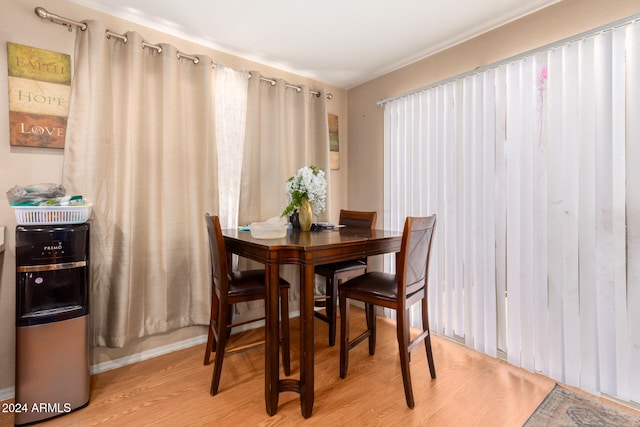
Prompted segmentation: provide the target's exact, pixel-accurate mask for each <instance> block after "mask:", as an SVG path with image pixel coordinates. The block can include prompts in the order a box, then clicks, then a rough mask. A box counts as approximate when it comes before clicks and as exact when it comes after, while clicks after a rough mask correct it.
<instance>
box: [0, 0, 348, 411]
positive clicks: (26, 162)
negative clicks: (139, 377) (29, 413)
mask: <svg viewBox="0 0 640 427" xmlns="http://www.w3.org/2000/svg"><path fill="white" fill-rule="evenodd" d="M37 6H42V7H44V8H45V9H48V10H49V12H51V13H55V14H57V15H61V16H64V17H66V18H70V19H74V20H79V21H82V20H100V21H102V22H105V23H106V24H107V26H108V27H109V29H111V30H112V31H115V32H120V33H123V32H126V31H129V30H134V31H138V32H139V33H141V34H142V35H143V36H144V38H145V39H146V40H148V41H149V42H151V43H161V42H166V43H171V44H173V45H174V46H176V47H177V48H178V50H180V51H182V52H188V53H193V54H206V55H208V56H210V57H211V58H213V59H214V60H219V61H221V62H223V63H224V64H225V65H228V66H231V67H235V68H244V69H247V70H258V71H260V72H261V73H262V75H265V76H268V77H277V78H283V79H285V80H286V81H288V82H290V83H292V84H305V85H308V86H309V87H310V88H312V89H325V90H327V91H329V92H331V93H333V95H334V97H333V100H330V101H328V110H329V113H332V114H336V115H338V116H339V117H340V132H341V139H342V141H341V142H342V143H343V144H342V148H343V149H342V152H341V165H342V167H341V169H340V170H337V171H332V172H331V174H330V179H331V182H332V185H331V188H330V191H329V198H330V200H329V203H330V205H331V212H330V217H331V218H335V219H336V220H337V211H338V210H339V207H340V206H343V205H344V204H345V201H346V196H347V195H346V182H344V180H345V179H346V164H347V157H346V156H347V150H346V136H347V125H346V123H347V95H346V91H345V90H341V89H337V88H335V87H331V86H328V85H323V84H321V83H319V82H316V81H313V80H310V79H307V78H304V77H301V76H297V75H292V74H290V73H286V72H283V71H280V70H276V69H273V68H270V67H267V66H264V65H261V64H256V63H252V62H249V61H247V60H244V59H242V58H239V57H236V56H232V55H228V54H224V53H221V52H217V51H214V50H212V49H209V48H207V47H204V46H201V45H198V44H195V43H192V42H189V41H186V40H182V39H178V38H176V37H172V36H169V35H167V34H164V33H161V32H158V31H154V30H152V29H150V28H145V27H141V26H139V25H134V24H132V23H129V22H126V21H123V20H120V19H117V18H115V17H112V16H109V15H104V14H102V13H99V12H96V11H93V10H90V9H87V8H84V7H80V6H77V5H76V4H74V3H71V2H68V1H66V0H56V1H51V0H3V2H2V13H1V14H0V225H4V226H6V227H7V231H6V240H7V241H6V250H5V252H4V253H3V254H0V400H2V398H3V396H6V395H7V394H10V393H12V391H11V388H12V387H13V385H14V352H15V346H14V340H15V326H14V319H15V251H14V245H15V237H14V235H15V226H16V222H15V216H14V213H13V211H12V209H11V208H10V207H9V204H8V202H7V199H6V194H5V193H6V191H7V190H9V188H11V187H13V186H14V185H28V184H37V183H43V182H54V183H59V182H60V181H61V178H62V165H63V161H64V156H63V151H62V150H56V149H36V148H19V147H10V145H9V125H8V116H9V114H8V100H7V92H8V91H7V62H6V61H7V59H6V58H7V55H6V42H7V41H10V42H13V43H19V44H24V45H28V46H33V47H38V48H42V49H47V50H52V51H56V52H62V53H67V54H70V55H72V61H73V49H74V39H75V30H74V32H69V31H67V29H66V28H65V27H63V26H61V25H57V24H53V23H50V22H47V21H43V20H42V19H40V18H38V17H37V16H36V15H35V14H34V12H33V11H34V9H35V7H37ZM283 188H284V183H283ZM204 330H205V329H204V328H200V327H194V328H186V329H183V330H179V331H176V332H174V333H171V334H167V335H164V336H156V337H152V338H147V339H143V340H140V341H139V342H134V343H131V344H130V345H127V346H126V347H125V348H123V349H105V348H99V349H95V350H94V351H93V360H94V363H100V362H105V361H109V360H113V359H115V358H119V357H123V356H127V355H130V354H135V353H139V352H142V351H146V350H149V349H153V348H155V347H159V346H162V345H167V344H171V343H173V342H176V341H180V340H183V339H187V338H191V337H194V336H197V335H200V334H202V333H203V332H204ZM42 357H46V349H43V354H42Z"/></svg>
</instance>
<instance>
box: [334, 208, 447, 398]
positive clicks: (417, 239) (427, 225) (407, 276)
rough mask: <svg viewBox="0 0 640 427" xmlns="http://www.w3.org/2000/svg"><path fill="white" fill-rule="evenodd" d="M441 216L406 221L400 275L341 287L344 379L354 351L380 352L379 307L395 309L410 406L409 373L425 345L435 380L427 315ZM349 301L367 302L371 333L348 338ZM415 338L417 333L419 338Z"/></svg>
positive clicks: (369, 276)
mask: <svg viewBox="0 0 640 427" xmlns="http://www.w3.org/2000/svg"><path fill="white" fill-rule="evenodd" d="M435 224H436V216H435V215H432V216H428V217H407V219H406V220H405V223H404V230H403V234H402V244H401V248H400V252H398V253H396V273H395V274H392V273H383V272H377V271H372V272H367V273H365V274H363V275H361V276H358V277H355V278H353V279H351V280H349V281H347V282H345V283H343V284H342V286H341V287H340V378H346V376H347V369H348V367H349V351H350V350H352V349H353V348H355V347H356V346H357V345H358V344H360V343H362V342H363V341H364V340H365V339H367V338H368V339H369V354H370V355H372V356H373V355H374V354H375V346H376V306H382V307H386V308H390V309H394V310H396V318H397V320H396V322H397V324H396V333H397V341H398V349H399V352H400V368H401V371H402V381H403V383H404V393H405V397H406V400H407V406H408V407H409V408H413V407H414V405H415V403H414V399H413V389H412V387H411V372H410V369H409V362H410V353H411V350H412V349H413V348H414V347H415V346H417V345H418V344H419V343H420V342H421V341H424V346H425V350H426V352H427V361H428V364H429V372H430V373H431V378H435V377H436V369H435V365H434V363H433V354H432V351H431V335H430V333H429V312H428V304H427V302H428V298H427V291H428V278H429V258H430V254H431V242H432V240H433V239H432V238H433V231H434V228H435ZM349 300H356V301H361V302H364V303H365V315H366V325H367V329H366V331H364V332H362V333H361V334H360V335H358V336H357V337H356V338H354V339H352V340H350V339H349V302H348V301H349ZM417 302H420V303H421V306H422V311H421V312H422V331H421V332H420V334H418V335H417V336H415V337H414V338H413V339H411V333H410V324H409V309H410V308H411V306H412V305H414V304H415V303H417ZM414 335H415V334H414Z"/></svg>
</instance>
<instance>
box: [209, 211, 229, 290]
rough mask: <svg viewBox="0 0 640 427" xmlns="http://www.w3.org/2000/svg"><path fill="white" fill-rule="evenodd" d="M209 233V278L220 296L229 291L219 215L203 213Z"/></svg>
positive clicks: (225, 252) (225, 253)
mask: <svg viewBox="0 0 640 427" xmlns="http://www.w3.org/2000/svg"><path fill="white" fill-rule="evenodd" d="M204 220H205V222H206V223H207V234H208V235H209V254H210V256H211V279H212V281H213V285H214V289H213V291H214V292H216V293H217V294H218V295H220V296H221V297H223V296H226V295H227V293H228V292H229V280H228V266H227V251H226V249H225V246H224V237H222V229H221V227H220V217H218V216H217V215H214V216H211V215H209V214H208V213H206V214H204Z"/></svg>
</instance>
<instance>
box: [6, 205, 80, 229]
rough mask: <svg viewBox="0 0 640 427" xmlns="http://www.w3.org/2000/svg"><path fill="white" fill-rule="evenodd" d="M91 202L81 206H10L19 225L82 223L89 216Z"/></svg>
mask: <svg viewBox="0 0 640 427" xmlns="http://www.w3.org/2000/svg"><path fill="white" fill-rule="evenodd" d="M91 206H92V205H91V204H87V205H82V206H11V207H12V208H13V210H14V212H15V213H16V221H17V222H18V224H19V225H54V224H82V223H84V222H87V220H88V219H89V217H90V216H91Z"/></svg>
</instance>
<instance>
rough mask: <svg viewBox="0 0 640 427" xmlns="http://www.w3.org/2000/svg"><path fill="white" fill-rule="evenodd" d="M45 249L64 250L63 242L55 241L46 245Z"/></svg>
mask: <svg viewBox="0 0 640 427" xmlns="http://www.w3.org/2000/svg"><path fill="white" fill-rule="evenodd" d="M43 249H44V250H45V251H60V250H62V242H53V244H52V245H49V246H47V245H45V246H44V247H43Z"/></svg>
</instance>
